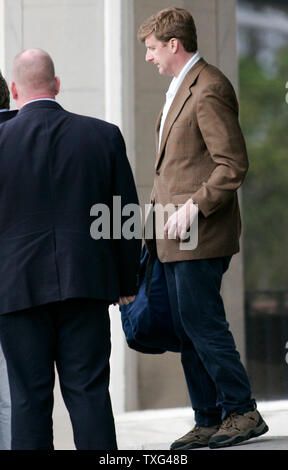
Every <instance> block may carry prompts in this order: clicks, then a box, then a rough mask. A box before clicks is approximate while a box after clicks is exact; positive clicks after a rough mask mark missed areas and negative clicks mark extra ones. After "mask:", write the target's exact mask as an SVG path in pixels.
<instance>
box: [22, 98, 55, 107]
mask: <svg viewBox="0 0 288 470" xmlns="http://www.w3.org/2000/svg"><path fill="white" fill-rule="evenodd" d="M36 101H54V103H55V102H56V100H54V99H53V98H37V99H36V100H31V101H27V103H24V104H23V106H26V104H29V103H35V102H36ZM23 106H22V108H23Z"/></svg>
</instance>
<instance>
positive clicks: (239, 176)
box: [138, 8, 268, 450]
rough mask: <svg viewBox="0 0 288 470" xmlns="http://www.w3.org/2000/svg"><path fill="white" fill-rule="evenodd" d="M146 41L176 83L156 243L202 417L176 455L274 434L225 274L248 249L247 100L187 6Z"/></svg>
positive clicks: (159, 148)
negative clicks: (242, 114)
mask: <svg viewBox="0 0 288 470" xmlns="http://www.w3.org/2000/svg"><path fill="white" fill-rule="evenodd" d="M138 37H139V39H140V40H141V41H142V42H144V43H145V46H146V49H147V52H146V61H147V62H152V63H153V64H155V65H156V66H157V67H158V70H159V73H160V74H161V75H168V76H171V77H173V80H172V82H171V85H170V87H169V90H168V92H167V94H166V102H165V105H164V108H163V110H162V111H161V113H160V115H159V118H158V121H157V125H156V154H157V155H156V165H155V180H154V187H153V191H152V195H151V203H152V204H153V206H154V218H155V236H154V238H153V239H152V240H151V239H146V244H147V247H148V249H149V251H150V252H151V253H152V252H154V253H155V252H156V251H157V256H158V258H159V260H160V261H161V262H162V263H163V265H164V271H165V275H166V279H167V284H168V291H169V297H170V304H171V310H172V316H173V322H174V326H175V331H176V333H177V335H178V337H179V339H180V341H181V361H182V365H183V369H184V373H185V377H186V382H187V386H188V390H189V395H190V399H191V403H192V407H193V409H194V412H195V424H196V425H195V427H194V428H193V429H192V431H190V432H189V433H188V434H186V435H185V436H183V437H181V438H179V439H177V440H176V441H175V442H173V444H172V445H171V449H179V450H180V449H181V450H182V449H193V448H196V447H205V446H209V447H211V448H217V447H227V446H231V445H234V444H237V443H239V442H242V441H245V440H247V439H250V438H252V437H257V436H260V435H261V434H264V433H265V432H267V430H268V426H267V425H266V423H265V422H264V421H263V419H262V417H261V415H260V414H259V412H258V411H257V409H256V403H255V400H254V399H253V398H252V397H251V389H250V384H249V380H248V377H247V374H246V371H245V369H244V367H243V365H242V363H241V361H240V357H239V353H238V352H237V350H236V347H235V343H234V339H233V336H232V334H231V332H230V331H229V325H228V323H227V321H226V317H225V310H224V306H223V301H222V298H221V295H220V288H221V281H222V276H223V274H224V272H225V271H226V270H227V269H228V266H229V263H230V260H231V257H232V256H233V255H234V254H235V253H237V252H238V251H239V237H240V231H241V220H240V212H239V205H238V198H237V189H238V188H239V187H240V185H241V184H242V183H243V180H244V178H245V174H246V172H247V169H248V160H247V152H246V146H245V142H244V138H243V135H242V132H241V129H240V126H239V121H238V103H237V98H236V95H235V92H234V89H233V87H232V85H231V83H230V82H229V80H228V79H227V78H226V77H225V75H223V73H222V72H221V71H220V70H218V69H217V68H216V67H214V66H212V65H209V64H207V62H205V60H204V59H202V58H201V57H200V55H199V52H198V51H197V33H196V28H195V24H194V21H193V18H192V16H191V14H190V13H189V12H188V11H187V10H184V9H181V8H168V9H165V10H162V11H161V12H159V13H157V14H156V15H153V16H152V17H151V18H149V19H148V20H147V21H145V22H144V23H143V24H142V25H141V27H140V29H139V32H138ZM171 203H172V204H174V205H175V206H176V209H177V210H176V211H174V212H173V213H170V215H169V214H168V217H166V220H165V222H166V223H165V222H164V223H165V226H163V225H164V224H163V223H162V224H161V217H162V216H163V210H162V212H161V208H163V206H166V207H167V204H171ZM167 219H168V220H167ZM189 231H190V235H189ZM195 231H196V232H197V234H196V236H195ZM187 234H188V235H189V236H190V241H191V239H193V240H194V242H193V243H192V245H191V243H190V244H189V239H188V242H187V241H186V242H185V240H187ZM147 238H148V237H147Z"/></svg>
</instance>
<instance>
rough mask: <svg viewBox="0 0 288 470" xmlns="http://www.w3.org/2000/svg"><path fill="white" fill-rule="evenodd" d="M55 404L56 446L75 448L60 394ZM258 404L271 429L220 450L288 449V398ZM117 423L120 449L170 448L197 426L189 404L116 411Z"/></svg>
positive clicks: (68, 448)
mask: <svg viewBox="0 0 288 470" xmlns="http://www.w3.org/2000/svg"><path fill="white" fill-rule="evenodd" d="M56 393H57V390H56ZM58 393H59V392H58ZM56 404H57V406H55V410H54V416H53V419H54V445H55V450H74V449H75V447H74V443H73V435H72V429H71V424H70V420H69V417H68V413H67V411H66V409H65V407H64V405H63V403H62V400H61V398H60V397H57V400H56ZM257 408H258V410H259V412H260V413H261V414H262V416H263V418H264V420H265V421H266V422H267V424H268V426H269V431H268V432H267V433H266V434H264V435H263V436H260V437H258V438H256V439H251V440H249V441H247V442H246V443H245V444H239V445H237V446H233V447H228V448H226V449H221V450H288V400H287V401H286V400H281V401H273V402H259V403H258V404H257ZM115 423H116V432H117V440H118V447H119V450H169V446H170V443H171V442H173V441H174V440H175V439H177V438H178V437H180V436H183V435H184V434H186V432H188V431H189V430H190V429H191V428H192V427H193V426H194V422H193V413H192V410H191V409H190V408H173V409H161V410H148V411H137V412H127V413H123V414H120V415H116V416H115ZM205 449H207V450H208V451H209V450H210V449H209V448H205ZM202 450H203V449H202Z"/></svg>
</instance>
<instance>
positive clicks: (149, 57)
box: [145, 51, 153, 62]
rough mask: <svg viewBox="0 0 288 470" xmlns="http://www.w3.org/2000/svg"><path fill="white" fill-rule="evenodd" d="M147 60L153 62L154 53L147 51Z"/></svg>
mask: <svg viewBox="0 0 288 470" xmlns="http://www.w3.org/2000/svg"><path fill="white" fill-rule="evenodd" d="M145 60H146V62H151V61H152V60H153V57H152V54H151V53H150V52H149V51H147V52H146V57H145Z"/></svg>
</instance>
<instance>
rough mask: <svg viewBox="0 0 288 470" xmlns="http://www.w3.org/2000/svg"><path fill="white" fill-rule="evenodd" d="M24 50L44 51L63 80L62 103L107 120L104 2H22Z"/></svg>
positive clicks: (25, 0) (82, 112) (64, 0)
mask: <svg viewBox="0 0 288 470" xmlns="http://www.w3.org/2000/svg"><path fill="white" fill-rule="evenodd" d="M22 4H23V48H24V49H26V48H31V47H36V48H42V49H44V50H46V51H47V52H48V53H50V55H51V56H52V57H53V59H54V62H55V68H56V73H57V74H58V75H59V76H60V78H61V84H62V89H61V94H60V95H59V99H58V101H59V103H60V104H61V105H63V106H64V107H65V108H66V109H67V110H71V111H73V112H76V113H80V114H87V115H92V116H95V117H100V118H101V117H104V114H105V102H104V97H105V93H104V83H105V77H104V70H105V68H104V47H103V43H104V41H103V37H104V16H103V14H104V0H90V1H88V0H84V1H81V0H69V1H66V0H57V1H56V0H45V1H39V0H23V2H22Z"/></svg>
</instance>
